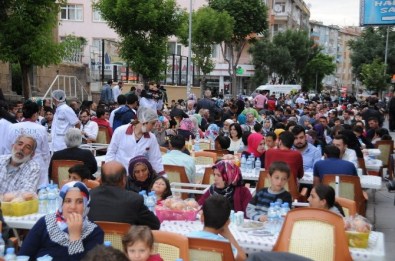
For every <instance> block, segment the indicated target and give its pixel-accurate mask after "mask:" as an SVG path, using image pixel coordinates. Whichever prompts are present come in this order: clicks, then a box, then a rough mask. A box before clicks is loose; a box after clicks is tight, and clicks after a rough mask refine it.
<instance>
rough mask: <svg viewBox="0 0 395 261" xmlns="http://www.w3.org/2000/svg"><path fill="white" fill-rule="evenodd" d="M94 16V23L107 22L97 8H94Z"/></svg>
mask: <svg viewBox="0 0 395 261" xmlns="http://www.w3.org/2000/svg"><path fill="white" fill-rule="evenodd" d="M92 16H93V17H92V18H93V22H105V20H104V18H103V17H102V16H101V13H100V11H99V10H97V9H95V8H93V12H92Z"/></svg>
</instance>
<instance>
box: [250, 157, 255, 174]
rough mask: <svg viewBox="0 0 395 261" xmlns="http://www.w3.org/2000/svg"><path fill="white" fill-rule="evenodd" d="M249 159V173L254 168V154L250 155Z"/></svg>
mask: <svg viewBox="0 0 395 261" xmlns="http://www.w3.org/2000/svg"><path fill="white" fill-rule="evenodd" d="M250 159H251V172H253V171H254V168H255V157H254V154H251V155H250Z"/></svg>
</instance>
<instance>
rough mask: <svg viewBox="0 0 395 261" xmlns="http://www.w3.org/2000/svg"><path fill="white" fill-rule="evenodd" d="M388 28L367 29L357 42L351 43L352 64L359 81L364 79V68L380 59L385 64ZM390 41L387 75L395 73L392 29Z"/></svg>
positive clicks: (394, 38)
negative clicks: (365, 65)
mask: <svg viewBox="0 0 395 261" xmlns="http://www.w3.org/2000/svg"><path fill="white" fill-rule="evenodd" d="M386 36H387V27H367V28H366V29H365V30H364V31H363V32H362V34H361V36H360V37H359V38H357V39H356V40H351V41H349V43H348V45H349V47H350V49H351V50H352V53H351V56H350V58H351V63H352V66H353V73H354V74H355V75H356V76H357V78H358V79H360V80H361V79H362V75H361V73H362V66H363V65H364V64H371V63H372V62H373V60H375V59H378V60H379V61H381V62H384V55H385V42H386ZM388 38H389V41H388V43H389V44H388V60H387V63H388V66H387V73H393V72H395V44H394V43H395V32H394V30H393V28H390V32H389V37H388Z"/></svg>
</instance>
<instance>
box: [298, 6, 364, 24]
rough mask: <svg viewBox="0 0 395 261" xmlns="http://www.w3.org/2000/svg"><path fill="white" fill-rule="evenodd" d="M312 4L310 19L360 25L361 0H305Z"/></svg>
mask: <svg viewBox="0 0 395 261" xmlns="http://www.w3.org/2000/svg"><path fill="white" fill-rule="evenodd" d="M305 3H306V4H310V5H311V7H310V20H317V21H322V22H323V23H324V25H331V24H333V25H339V26H346V25H354V26H358V25H359V0H305Z"/></svg>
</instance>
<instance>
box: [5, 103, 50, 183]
mask: <svg viewBox="0 0 395 261" xmlns="http://www.w3.org/2000/svg"><path fill="white" fill-rule="evenodd" d="M38 111H39V107H38V105H37V103H35V102H32V101H26V102H25V103H24V104H23V117H24V118H25V119H24V120H23V121H22V122H19V123H16V124H12V125H11V126H9V129H8V135H7V136H5V137H3V139H5V140H6V148H5V151H6V154H10V153H11V149H12V144H14V142H15V139H16V138H17V137H18V136H19V135H21V134H28V135H31V136H32V137H34V139H35V140H36V143H37V148H36V151H35V153H34V158H33V159H34V160H35V161H37V163H39V164H40V180H39V183H38V184H39V185H46V184H48V166H49V159H50V157H51V155H50V154H49V144H48V134H47V130H46V129H45V127H44V126H42V125H41V124H37V123H36V121H37V119H38Z"/></svg>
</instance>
